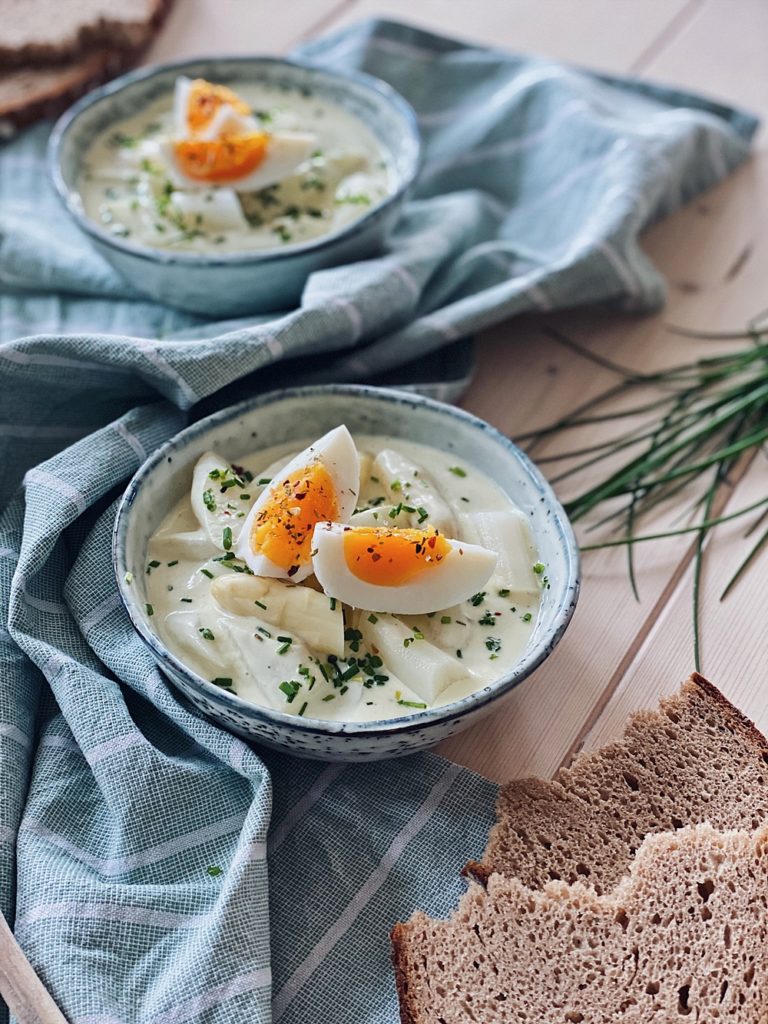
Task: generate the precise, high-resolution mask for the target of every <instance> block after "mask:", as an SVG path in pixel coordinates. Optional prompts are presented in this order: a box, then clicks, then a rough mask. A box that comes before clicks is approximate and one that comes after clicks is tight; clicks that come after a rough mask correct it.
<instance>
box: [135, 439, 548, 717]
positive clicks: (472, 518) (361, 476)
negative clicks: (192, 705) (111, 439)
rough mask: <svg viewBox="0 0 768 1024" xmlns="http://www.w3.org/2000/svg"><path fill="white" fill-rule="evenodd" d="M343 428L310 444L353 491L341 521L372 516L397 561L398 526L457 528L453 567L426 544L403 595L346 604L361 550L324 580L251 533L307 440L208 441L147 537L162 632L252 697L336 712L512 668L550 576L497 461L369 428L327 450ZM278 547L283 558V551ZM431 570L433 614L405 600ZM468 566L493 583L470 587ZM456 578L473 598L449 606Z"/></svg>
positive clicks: (356, 522) (410, 700)
mask: <svg viewBox="0 0 768 1024" xmlns="http://www.w3.org/2000/svg"><path fill="white" fill-rule="evenodd" d="M335 433H337V432H330V433H329V434H328V435H326V436H325V437H324V438H321V439H320V441H318V442H316V443H315V445H314V446H313V447H310V448H308V449H307V452H305V453H301V454H302V455H306V454H307V453H309V459H310V462H311V464H312V465H322V466H323V467H324V471H325V469H327V470H328V473H327V475H326V476H325V477H324V479H325V486H326V490H328V491H331V490H332V491H334V492H335V497H334V500H335V498H339V502H338V503H337V504H336V505H334V506H333V507H334V508H336V511H337V514H338V517H339V518H340V520H341V523H342V524H343V525H342V524H340V529H341V530H342V531H347V533H348V534H350V535H352V536H354V537H357V536H358V535H359V537H362V538H363V539H366V538H367V537H368V534H366V532H365V531H366V530H368V531H371V533H370V536H371V537H378V538H380V541H379V542H380V544H381V547H380V548H377V549H376V551H377V552H378V551H379V550H380V551H381V552H382V553H383V559H384V561H386V558H387V553H388V551H390V550H391V549H390V548H389V547H388V545H389V544H390V542H391V540H392V539H393V538H394V540H396V541H400V540H402V539H403V538H411V536H412V535H414V534H416V535H417V536H416V542H415V543H416V547H417V548H420V547H421V546H422V545H421V544H419V539H420V537H421V536H422V535H423V537H424V538H426V539H427V540H428V539H429V538H430V537H433V536H434V537H437V538H445V537H450V538H452V539H453V541H455V542H456V544H457V548H456V552H455V553H454V554H451V555H450V556H448V557H447V558H446V561H445V564H444V565H442V566H437V565H434V564H433V565H431V566H427V567H425V566H424V565H417V564H416V562H417V559H415V557H414V558H412V559H411V561H412V562H413V563H414V564H413V565H411V566H410V567H408V569H407V572H404V573H403V579H402V580H401V581H400V582H398V583H396V584H394V583H392V579H393V578H390V579H389V580H386V581H385V582H387V584H388V585H387V586H386V587H385V588H384V590H385V591H387V592H389V596H388V597H387V600H386V602H385V604H386V606H387V607H388V608H390V609H392V610H388V611H383V612H382V611H375V610H371V609H369V608H365V607H362V606H360V604H358V606H357V607H353V606H352V605H351V604H345V603H344V601H343V600H342V597H341V596H340V595H342V594H343V593H344V588H345V586H347V585H348V580H345V577H348V576H349V571H348V570H349V569H350V566H351V569H352V572H353V573H354V572H356V571H357V570H355V567H354V564H353V563H352V562H351V561H350V559H349V558H347V565H346V568H345V567H344V565H343V564H342V562H343V556H342V558H341V559H340V560H339V562H338V564H337V565H336V566H334V565H333V563H331V566H330V572H329V571H327V567H326V572H324V573H323V574H320V572H319V563H318V575H322V578H323V582H324V587H325V590H323V587H322V586H321V584H320V582H319V580H318V576H316V575H314V574H313V573H312V571H311V570H312V565H311V564H308V565H305V566H304V568H303V569H302V572H298V573H295V575H292V574H291V569H293V568H294V567H293V566H289V568H288V571H287V572H282V574H281V570H280V568H279V566H278V567H274V571H273V569H270V568H269V560H268V559H265V556H264V555H263V554H254V552H253V550H251V547H250V545H251V539H250V538H252V537H253V536H255V535H256V534H254V532H253V531H254V530H257V531H258V524H259V522H261V523H262V525H264V524H266V525H267V526H268V525H269V523H270V520H269V516H268V515H267V514H266V513H265V514H263V515H261V517H260V516H259V509H260V507H264V508H266V509H267V510H268V509H269V508H272V509H274V508H275V507H276V506H275V504H274V500H275V499H274V496H275V495H278V496H280V495H281V494H282V493H283V492H282V490H281V488H282V486H283V483H284V482H285V480H287V479H288V477H289V470H290V465H288V464H289V463H290V464H291V465H295V464H296V462H295V456H296V446H295V445H294V446H293V451H286V446H285V445H281V446H278V447H275V448H272V449H267V450H265V451H261V452H259V453H257V454H254V455H252V456H249V457H246V458H244V459H240V460H239V464H238V465H236V466H233V465H231V464H230V463H228V462H227V461H226V460H225V459H224V458H223V456H221V455H219V454H218V453H208V454H206V455H203V456H202V457H201V458H200V459H199V460H198V462H197V465H196V467H195V471H194V473H193V475H192V480H191V481H190V490H189V493H188V494H187V495H185V496H184V497H183V498H182V499H181V501H179V502H178V503H177V504H176V506H175V507H174V508H173V509H172V510H171V511H170V513H169V514H168V515H167V516H166V517H165V519H164V520H163V522H162V523H161V524H160V526H159V528H158V529H157V530H156V531H155V533H154V535H153V537H152V539H151V541H150V544H149V548H148V554H147V558H148V562H147V565H146V570H145V571H146V574H147V576H146V579H145V581H144V584H145V592H146V595H147V609H146V610H147V614H148V615H149V616H150V618H151V622H152V624H153V628H154V629H156V630H157V632H158V634H159V636H160V638H161V639H162V641H163V643H164V644H165V645H166V646H167V647H168V649H169V650H170V651H171V652H172V653H173V654H175V655H176V656H177V657H178V658H179V660H180V661H182V662H183V663H184V664H185V665H187V666H188V667H189V668H190V669H192V670H193V671H194V672H196V673H197V674H198V675H199V676H201V677H202V678H203V679H206V680H208V681H210V682H212V683H214V684H216V685H218V686H221V687H222V688H224V689H226V690H229V691H231V692H234V693H236V694H237V695H238V696H240V697H241V698H243V699H244V700H247V701H250V702H252V703H254V704H256V705H260V706H263V707H267V708H271V709H274V710H277V711H281V712H285V713H287V714H289V715H296V716H301V717H305V718H314V719H321V720H326V721H340V722H369V721H380V720H387V719H396V718H399V717H403V716H408V715H412V714H413V713H414V711H416V710H423V709H426V708H429V707H437V706H442V705H446V704H449V703H451V702H453V701H456V700H458V699H460V698H462V697H465V696H467V695H469V694H471V693H474V692H476V691H477V690H480V689H482V688H483V687H485V686H487V685H488V684H489V683H491V682H493V681H494V680H496V679H498V678H500V677H502V676H504V675H505V674H506V673H507V672H508V671H509V670H510V668H511V667H512V666H513V665H514V664H515V663H516V662H517V661H518V660H519V659H520V657H521V655H522V653H523V651H524V650H525V648H526V645H527V644H528V640H529V638H530V636H531V633H532V632H533V629H534V626H535V622H536V618H537V614H538V611H539V606H540V602H541V594H542V592H543V590H545V589H546V588H547V587H548V586H549V581H548V578H547V570H546V567H545V566H544V565H543V564H542V563H541V562H540V561H539V560H538V555H537V551H536V545H535V540H534V538H533V536H532V534H531V531H530V527H529V524H528V519H527V517H526V516H525V515H524V514H523V513H522V512H521V511H520V510H519V509H517V508H516V507H515V505H514V504H513V503H512V501H511V499H510V498H509V497H508V496H507V495H506V494H505V493H504V492H503V491H502V490H501V489H500V488H499V487H498V486H497V485H496V484H495V483H494V482H493V481H492V480H491V479H490V478H489V477H488V476H486V475H485V474H484V473H482V472H480V471H479V470H477V469H474V468H472V467H470V466H466V465H462V464H458V463H457V462H456V459H455V457H451V456H450V455H448V454H446V453H444V452H442V451H439V450H438V449H435V448H432V447H429V446H427V445H423V444H416V443H413V442H409V441H404V440H402V439H396V438H390V437H383V436H371V435H356V436H355V438H354V443H353V442H352V439H351V438H349V445H348V446H347V447H346V448H345V447H344V445H343V444H342V445H338V444H337V447H336V448H333V447H332V446H330V445H329V447H328V449H327V451H326V454H325V455H324V451H325V450H324V449H323V446H322V442H323V441H325V440H326V439H327V438H330V437H331V434H335ZM348 436H349V435H347V437H348ZM336 441H337V442H338V441H339V438H336ZM352 445H353V447H352V450H351V452H350V447H349V446H352ZM312 460H314V461H312ZM299 461H300V462H301V459H299ZM304 461H305V462H306V461H307V460H306V459H305V460H304ZM287 465H288V469H286V466H287ZM351 474H353V475H352V476H351ZM296 479H299V478H298V477H297V478H296ZM302 479H303V478H302ZM304 490H305V491H306V488H304ZM352 492H354V502H353V503H352V506H350V505H349V504H347V505H346V506H344V497H343V496H344V495H345V494H347V493H352ZM304 496H305V495H304V493H300V491H299V492H297V491H296V489H294V491H291V496H290V501H288V503H287V505H286V508H287V511H288V513H290V514H295V515H296V516H297V520H296V521H297V522H299V521H300V516H299V506H298V505H296V503H295V501H294V499H295V498H298V499H299V500H301V499H302V498H304ZM270 501H272V505H270ZM265 502H266V504H265ZM294 506H295V507H294ZM385 528H386V529H385ZM318 529H320V528H319V527H318ZM313 537H314V538H315V539H313V541H312V545H313V547H312V551H311V552H309V555H310V556H312V557H313V558H314V559H317V558H318V553H319V549H320V544H319V542H318V541H317V540H316V538H317V533H315V534H313ZM264 550H267V549H266V548H264ZM363 550H364V551H373V545H372V546H371V547H370V548H363ZM483 550H485V555H486V556H487V555H488V552H493V554H494V557H493V558H492V560H491V562H490V563H489V564H490V565H491V566H493V568H492V573H491V575H490V576H489V575H488V573H487V572H486V573H485V575H483V576H481V577H473V576H472V572H473V571H475V569H473V568H472V564H471V563H472V562H473V558H474V559H477V558H482V557H484V556H481V555H477V552H481V551H483ZM271 555H272V557H273V558H277V559H278V560H279V558H280V554H279V552H277V553H276V551H275V550H272V551H271ZM371 557H372V558H375V557H376V553H373V554H372V555H371ZM451 559H453V562H451ZM290 560H291V559H290V558H289V559H288V561H287V562H286V563H285V565H288V564H289V562H290ZM428 560H429V559H428ZM390 561H392V559H390ZM494 563H495V565H494ZM265 566H266V569H265V568H264V567H265ZM254 569H255V570H256V572H254ZM262 571H265V572H268V573H270V575H261V572H262ZM361 571H362V570H361ZM408 572H410V573H411V575H410V576H408ZM303 573H306V575H304V578H302V579H301V580H300V582H298V583H294V582H292V579H298V578H299V576H301V575H302V574H303ZM439 573H443V576H442V577H439V576H438V574H439ZM430 576H431V578H433V579H434V580H437V581H438V583H437V584H436V587H435V588H434V593H435V594H436V596H435V597H434V598H433V599H432V600H431V604H430V603H429V599H428V601H427V603H426V604H425V603H424V601H423V599H422V598H419V600H421V604H420V605H419V607H421V608H422V609H423V610H421V611H419V612H418V613H415V614H414V613H411V612H409V611H403V612H399V611H397V608H398V606H400V607H402V608H406V609H407V608H408V607H412V602H413V600H414V597H413V594H414V591H415V587H414V583H415V581H416V580H417V579H419V578H420V579H422V580H423V579H424V578H425V577H430ZM460 577H463V579H464V581H465V582H466V583H468V582H471V580H472V579H473V578H475V579H477V578H480V579H482V580H484V582H483V583H482V585H481V586H479V587H478V588H477V589H471V590H470V591H467V589H466V586H465V587H464V591H461V587H462V580H461V579H460ZM457 580H458V588H459V589H458V590H455V589H454V591H453V592H454V593H458V592H461V600H458V601H457V602H456V603H455V604H453V605H451V606H450V607H443V606H440V605H441V601H440V595H441V594H443V593H447V592H448V590H449V588H450V587H454V588H455V587H456V585H457ZM443 581H444V582H443ZM370 603H371V604H375V605H376V607H381V605H380V604H378V603H377V602H376V600H372V601H371V602H370Z"/></svg>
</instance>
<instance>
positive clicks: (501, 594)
mask: <svg viewBox="0 0 768 1024" xmlns="http://www.w3.org/2000/svg"><path fill="white" fill-rule="evenodd" d="M499 597H509V591H508V590H507V588H506V587H504V588H503V589H502V590H500V591H499Z"/></svg>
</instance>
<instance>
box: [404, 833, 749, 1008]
mask: <svg viewBox="0 0 768 1024" xmlns="http://www.w3.org/2000/svg"><path fill="white" fill-rule="evenodd" d="M392 943H393V949H394V961H395V970H396V977H397V988H398V995H399V999H400V1007H401V1020H402V1021H403V1024H511V1022H512V1021H516V1022H520V1024H526V1022H527V1024H573V1022H584V1024H617V1022H622V1024H649V1022H651V1021H653V1022H655V1024H672V1022H676V1024H679V1022H680V1021H681V1020H685V1019H686V1018H687V1019H690V1020H691V1021H694V1020H695V1021H702V1022H704V1021H706V1022H708V1024H711V1022H714V1021H719V1020H723V1021H725V1020H727V1021H730V1022H732V1024H765V1022H766V1021H768V828H763V829H761V830H760V831H758V832H757V833H747V832H718V831H716V830H714V829H713V828H711V826H709V825H697V826H694V827H691V828H684V829H681V830H678V831H677V832H674V833H663V834H661V835H654V836H649V837H648V839H647V840H645V842H644V843H643V844H642V845H641V847H640V849H639V851H638V853H637V856H636V858H635V860H634V862H633V864H632V865H631V868H630V874H629V875H628V876H626V877H625V878H624V879H623V880H622V881H621V883H620V884H619V885H618V886H617V887H616V888H615V889H614V890H613V891H611V892H610V893H607V894H603V895H600V896H598V895H596V894H595V892H594V890H592V889H591V888H588V887H587V886H585V885H583V884H582V883H581V882H577V883H575V884H574V885H572V886H568V885H566V884H565V883H563V882H550V883H548V884H547V885H546V886H545V888H544V889H543V890H541V889H538V890H535V889H530V888H528V887H527V886H525V885H523V883H522V882H520V881H519V880H518V879H515V878H505V877H503V876H501V875H493V876H491V878H490V879H489V880H488V885H487V888H483V887H482V886H481V885H479V884H477V883H475V882H473V883H471V884H470V889H469V891H468V892H467V893H466V895H465V896H464V897H463V899H462V901H461V904H460V906H459V909H458V911H457V912H456V913H455V914H454V916H453V917H452V918H451V919H450V920H448V921H433V920H431V919H430V918H428V917H426V916H425V915H424V914H420V913H419V914H415V915H414V917H413V918H411V920H410V921H409V922H408V923H406V924H399V925H397V926H396V927H395V929H394V931H393V933H392Z"/></svg>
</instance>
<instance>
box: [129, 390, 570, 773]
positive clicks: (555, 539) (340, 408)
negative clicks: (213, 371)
mask: <svg viewBox="0 0 768 1024" xmlns="http://www.w3.org/2000/svg"><path fill="white" fill-rule="evenodd" d="M340 423H345V424H346V425H347V427H349V429H350V430H351V431H352V433H353V434H354V433H355V432H358V433H366V434H385V435H386V434H388V435H390V436H394V437H401V438H404V439H407V440H408V441H416V442H420V443H422V444H427V445H433V446H436V447H438V448H441V449H443V450H444V451H447V452H450V453H451V454H452V455H455V456H456V458H457V460H458V461H459V462H461V463H463V464H465V465H469V466H474V467H475V468H477V469H478V470H481V471H482V472H484V473H486V474H487V475H488V476H490V477H491V478H492V479H493V480H495V481H496V483H497V484H498V485H499V486H500V487H501V488H502V489H503V490H505V491H506V492H507V493H508V494H509V496H510V497H511V498H512V500H513V501H514V502H515V504H516V505H518V506H519V507H520V508H521V509H523V511H525V512H526V513H527V514H528V515H529V516H530V522H531V527H532V529H533V533H534V535H535V538H536V541H537V544H538V549H539V556H540V558H541V560H542V561H543V562H544V563H545V564H546V566H547V574H548V576H549V580H550V583H551V588H550V589H549V590H545V591H543V592H542V603H541V608H540V611H539V615H538V620H537V622H536V627H535V629H534V631H533V633H532V635H531V638H530V641H529V643H528V646H527V648H526V650H525V652H524V653H523V655H522V657H521V658H520V660H519V662H518V663H517V664H516V665H515V666H514V668H513V669H512V670H511V671H507V672H506V673H505V674H504V675H503V676H501V677H500V678H499V679H497V680H496V681H495V682H494V683H491V684H490V685H488V686H484V687H483V688H482V689H481V690H478V691H477V692H476V693H473V694H471V695H470V696H468V697H463V698H462V699H461V700H457V701H455V702H453V703H452V704H446V705H445V706H444V707H436V708H431V709H427V710H425V711H417V712H416V713H415V714H412V715H407V716H405V717H403V718H397V719H387V720H383V721H374V722H355V723H345V722H324V721H320V720H319V719H311V718H299V717H297V716H295V715H286V714H283V713H282V712H279V711H273V710H271V709H269V708H263V707H258V706H256V705H254V704H250V703H248V702H246V701H244V700H241V699H240V698H239V697H237V696H234V695H231V694H229V693H227V692H226V691H224V690H222V689H220V688H219V687H216V686H214V685H213V684H212V683H209V682H208V681H207V680H205V679H203V678H202V677H200V676H198V675H197V674H196V673H195V672H193V671H192V670H190V669H189V668H187V667H186V666H185V665H184V664H183V663H182V662H181V661H180V660H179V659H178V658H177V657H176V656H175V655H174V654H172V653H171V652H170V651H168V649H167V648H166V647H165V645H164V644H163V642H162V641H161V640H160V639H159V638H158V636H157V633H156V632H155V630H154V628H153V625H152V620H151V619H150V618H149V617H148V616H147V614H146V610H145V606H146V595H145V593H144V592H143V581H144V580H145V578H146V577H145V574H144V566H145V565H146V562H147V547H148V543H149V539H150V537H151V536H152V534H153V533H154V532H155V530H156V529H157V527H158V526H159V524H160V522H161V520H162V519H163V518H164V517H165V515H166V514H167V513H168V512H169V511H170V509H171V508H172V507H173V506H174V505H175V504H176V503H177V502H178V501H179V500H180V498H181V497H182V496H183V495H184V494H185V493H186V492H187V491H188V489H189V486H190V481H191V477H192V468H193V466H194V464H195V462H196V460H197V459H198V457H199V456H200V455H201V454H202V453H203V452H205V451H208V450H209V449H214V450H216V451H219V452H221V454H222V455H224V456H225V457H226V458H228V459H230V460H232V461H235V462H237V461H238V460H240V459H241V458H243V457H244V456H245V455H247V454H249V453H251V452H254V451H257V450H258V449H260V448H268V447H270V446H271V445H276V444H281V443H285V442H292V443H294V444H293V446H294V447H295V448H297V449H300V448H303V447H305V445H306V444H308V443H310V442H311V441H312V440H314V439H316V438H317V437H319V436H320V435H322V434H324V433H325V432H326V431H327V430H330V429H331V428H333V427H336V426H338V425H339V424H340ZM113 560H114V567H115V573H116V575H117V582H118V587H119V588H120V594H121V596H122V599H123V602H124V604H125V607H126V609H127V611H128V614H129V615H130V617H131V620H132V621H133V624H134V626H135V627H136V629H137V630H138V632H139V634H140V635H141V637H142V638H143V639H144V641H145V643H146V644H147V646H148V647H149V649H150V650H151V651H152V654H153V655H154V657H155V659H156V660H157V662H158V664H159V665H160V667H161V668H162V669H163V671H164V672H165V673H166V675H167V676H168V677H169V678H170V679H171V680H172V681H173V682H174V683H175V684H176V685H177V686H178V687H179V689H180V690H182V691H183V693H185V694H186V696H187V697H188V698H189V699H190V700H191V701H192V703H193V704H194V705H195V706H196V707H198V708H199V709H200V710H201V711H203V712H204V713H205V714H207V715H209V716H210V717H211V718H213V719H214V720H215V721H217V722H218V723H219V724H220V725H222V726H224V727H225V728H227V729H230V730H231V731H232V732H236V733H238V734H239V735H241V736H245V737H247V738H249V739H252V740H256V741H258V742H260V743H264V744H266V745H267V746H270V747H276V748H279V749H281V750H286V751H289V752H290V753H292V754H296V755H298V756H300V757H314V758H321V759H324V760H329V761H353V760H373V759H376V758H384V757H397V756H399V755H401V754H408V753H411V752H412V751H414V750H418V749H420V748H422V747H430V746H432V745H434V744H435V743H437V742H438V741H439V740H442V739H445V737H446V736H452V735H453V734H454V733H457V732H459V731H460V730H461V729H465V728H466V727H467V726H468V725H470V724H472V723H473V722H476V721H477V720H478V719H479V718H480V717H482V716H483V715H484V714H487V713H488V712H489V711H490V710H491V708H492V707H493V705H494V704H495V702H496V701H498V700H500V699H501V698H502V697H503V696H504V695H505V694H507V693H508V692H509V691H510V690H511V689H513V687H515V686H517V684H518V683H520V682H522V680H523V679H526V678H527V677H528V676H529V675H530V674H531V673H532V672H533V671H534V669H536V668H537V667H538V666H539V665H540V664H541V663H542V662H543V661H544V659H545V658H546V657H547V656H548V655H549V654H550V652H551V651H552V649H553V648H554V647H555V645H556V644H557V642H558V641H559V639H560V637H561V636H562V635H563V633H564V631H565V628H566V626H567V625H568V622H569V621H570V618H571V615H572V614H573V609H574V607H575V605H576V598H577V596H578V592H579V556H578V548H577V546H576V542H575V540H574V536H573V532H572V530H571V527H570V524H569V522H568V519H567V518H566V515H565V512H564V511H563V509H562V507H561V505H560V504H559V503H558V501H557V499H556V498H555V496H554V494H553V492H552V489H551V488H550V486H549V484H548V483H547V482H546V481H545V480H544V478H543V477H542V475H541V473H539V471H538V469H536V467H535V466H534V465H533V464H532V463H531V462H530V460H529V459H528V457H527V456H526V455H525V454H524V453H523V452H521V451H520V449H519V448H517V447H515V445H514V444H512V443H511V442H510V441H508V440H507V438H506V437H504V436H503V435H502V434H500V433H498V431H496V430H494V428H493V427H491V426H489V425H488V424H487V423H484V422H483V421H482V420H479V419H477V418H476V417H474V416H470V415H469V413H466V412H463V411H461V410H460V409H456V408H454V407H453V406H449V405H443V404H442V403H441V402H435V401H432V400H431V399H427V398H423V397H421V396H419V395H415V394H410V393H406V392H402V391H391V390H386V389H383V388H372V387H362V386H358V385H328V386H324V387H307V388H296V389H292V390H286V391H276V392H273V393H272V394H268V395H262V396H260V397H258V398H255V399H252V400H250V401H247V402H243V403H241V404H240V405H236V406H234V407H232V408H230V409H224V410H222V411H221V412H217V413H214V414H213V415H212V416H208V417H207V418H206V419H203V420H200V421H199V422H198V423H195V424H194V426H191V427H188V428H187V429H186V430H183V431H182V432H181V433H180V434H178V435H177V436H176V437H175V438H173V439H172V440H170V441H168V442H167V444H164V445H162V447H160V448H158V450H157V451H156V452H155V453H154V455H152V457H151V458H150V459H148V460H147V462H145V463H144V465H143V466H142V467H141V469H140V470H139V471H138V472H137V474H136V476H135V477H134V478H133V480H132V481H131V483H130V484H129V486H128V489H127V490H126V492H125V495H124V497H123V500H122V502H121V504H120V508H119V509H118V513H117V519H116V521H115V531H114V538H113ZM127 572H130V573H132V574H133V582H132V583H131V585H130V586H129V585H128V584H127V583H126V582H125V574H126V573H127Z"/></svg>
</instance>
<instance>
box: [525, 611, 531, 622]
mask: <svg viewBox="0 0 768 1024" xmlns="http://www.w3.org/2000/svg"><path fill="white" fill-rule="evenodd" d="M532 618H533V615H531V613H530V612H526V613H525V615H524V616H523V622H530V621H531V619H532Z"/></svg>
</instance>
